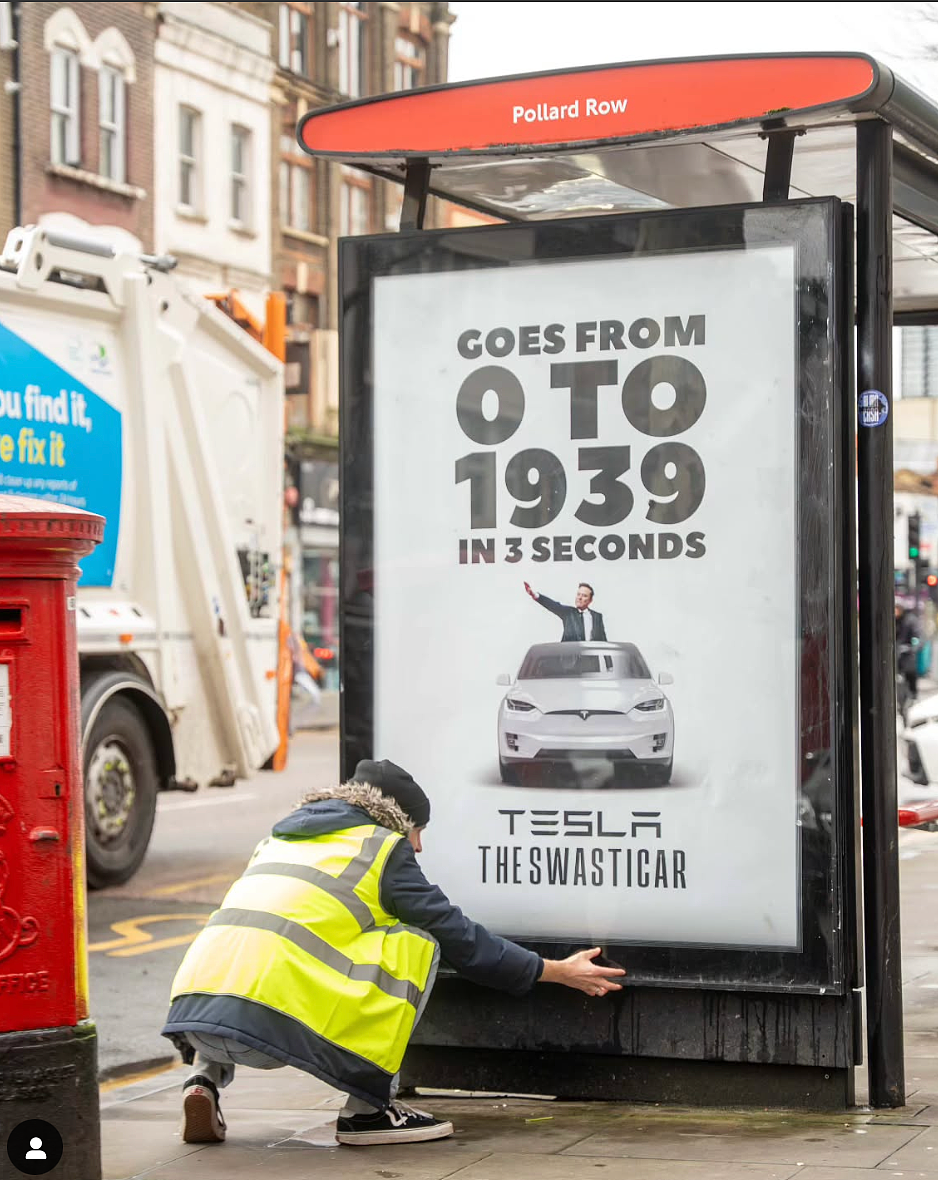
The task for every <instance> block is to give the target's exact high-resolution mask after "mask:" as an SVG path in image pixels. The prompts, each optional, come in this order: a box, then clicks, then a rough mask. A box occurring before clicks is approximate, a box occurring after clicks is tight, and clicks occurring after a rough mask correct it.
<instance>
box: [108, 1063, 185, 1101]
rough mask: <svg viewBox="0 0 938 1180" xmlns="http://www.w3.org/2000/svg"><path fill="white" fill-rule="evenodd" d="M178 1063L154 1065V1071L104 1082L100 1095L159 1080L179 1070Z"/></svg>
mask: <svg viewBox="0 0 938 1180" xmlns="http://www.w3.org/2000/svg"><path fill="white" fill-rule="evenodd" d="M178 1068H179V1062H178V1061H167V1062H166V1064H165V1065H154V1066H153V1068H152V1069H145V1070H143V1071H142V1072H141V1073H130V1074H126V1075H125V1076H124V1077H120V1078H111V1079H110V1081H107V1082H102V1083H101V1084H100V1085H99V1086H98V1093H99V1094H110V1092H111V1091H112V1090H123V1089H124V1088H125V1087H126V1086H135V1085H136V1084H137V1082H146V1081H149V1080H150V1078H158V1077H159V1076H160V1074H163V1073H169V1071H170V1070H172V1069H178Z"/></svg>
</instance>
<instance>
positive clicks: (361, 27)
mask: <svg viewBox="0 0 938 1180" xmlns="http://www.w3.org/2000/svg"><path fill="white" fill-rule="evenodd" d="M338 9H339V12H338V16H339V23H338V50H339V79H338V82H339V93H340V94H344V95H346V96H347V97H349V98H362V97H363V95H364V93H365V81H366V77H365V75H366V70H365V36H366V28H367V24H368V12H367V10H366V8H365V5H364V3H349V2H343V3H340V4H339V6H338ZM352 29H354V30H355V41H356V46H357V53H353V51H352V38H351V37H350V35H349V34H350V33H351V30H352ZM353 73H354V74H355V85H354V87H353V85H352V75H353Z"/></svg>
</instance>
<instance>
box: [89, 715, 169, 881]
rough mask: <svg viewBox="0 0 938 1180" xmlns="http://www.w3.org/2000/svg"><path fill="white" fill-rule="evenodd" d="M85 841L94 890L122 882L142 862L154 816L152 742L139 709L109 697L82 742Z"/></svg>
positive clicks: (155, 790)
mask: <svg viewBox="0 0 938 1180" xmlns="http://www.w3.org/2000/svg"><path fill="white" fill-rule="evenodd" d="M84 771H85V846H86V855H87V861H88V866H87V867H88V884H89V886H90V887H91V888H92V889H102V888H103V887H104V886H105V885H120V884H122V883H123V882H124V881H126V880H128V879H129V878H130V877H132V876H133V875H134V873H135V872H136V871H137V869H138V868H139V867H140V862H141V861H142V860H143V858H144V855H145V854H146V851H147V845H148V844H149V843H150V833H151V832H152V831H153V819H154V816H155V815H156V793H157V771H156V759H155V758H154V755H153V743H152V742H151V740H150V733H149V730H148V729H147V727H146V724H145V722H144V720H143V718H142V717H141V716H140V714H139V713H138V712H137V710H136V709H135V708H134V707H133V705H132V704H130V702H129V701H127V700H126V699H124V698H121V697H120V696H115V697H112V698H111V699H110V700H109V701H107V702H106V703H105V704H104V706H103V707H102V709H101V712H100V713H99V714H98V716H97V717H96V718H95V722H94V724H93V725H92V727H91V732H90V733H89V734H88V740H87V742H86V743H85V766H84Z"/></svg>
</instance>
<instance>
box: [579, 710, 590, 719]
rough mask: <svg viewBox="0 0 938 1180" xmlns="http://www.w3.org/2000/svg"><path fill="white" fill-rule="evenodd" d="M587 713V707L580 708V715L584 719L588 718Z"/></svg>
mask: <svg viewBox="0 0 938 1180" xmlns="http://www.w3.org/2000/svg"><path fill="white" fill-rule="evenodd" d="M589 715H590V711H589V709H581V710H580V716H581V717H582V718H583V720H584V721H587V720H588V719H589Z"/></svg>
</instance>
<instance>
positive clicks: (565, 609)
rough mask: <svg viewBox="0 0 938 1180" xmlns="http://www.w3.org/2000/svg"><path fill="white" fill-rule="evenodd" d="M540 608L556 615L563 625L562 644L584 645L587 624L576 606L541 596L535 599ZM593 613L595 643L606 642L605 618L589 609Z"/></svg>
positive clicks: (593, 640)
mask: <svg viewBox="0 0 938 1180" xmlns="http://www.w3.org/2000/svg"><path fill="white" fill-rule="evenodd" d="M535 602H537V604H538V605H539V606H542V607H543V608H544V610H549V611H550V613H551V614H552V615H556V616H557V618H558V619H560V621H561V622H562V623H563V635H561V637H560V641H561V643H582V642H583V641H584V640H585V639H586V624H585V622H584V621H583V612H582V611H579V610H577V608H576V607H575V606H564V605H563V604H562V603H560V602H554V600H553V599H552V598H548V597H547V595H546V594H539V595H538V596H537V598H536V599H535ZM589 609H590V610H591V611H592V613H593V638H592V642H593V643H605V642H606V625H605V624H604V623H603V617H602V615H601V614H600V613H599V611H598V610H593V608H592V607H590V608H589Z"/></svg>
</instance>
